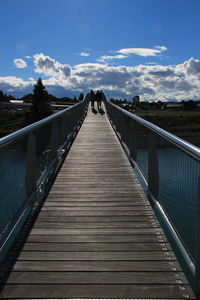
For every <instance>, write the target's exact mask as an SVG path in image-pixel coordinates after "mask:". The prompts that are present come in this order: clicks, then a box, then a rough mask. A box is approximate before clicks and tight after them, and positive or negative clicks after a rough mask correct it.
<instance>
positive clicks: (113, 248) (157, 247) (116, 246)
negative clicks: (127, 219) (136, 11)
mask: <svg viewBox="0 0 200 300" xmlns="http://www.w3.org/2000/svg"><path fill="white" fill-rule="evenodd" d="M161 250H163V251H168V250H170V246H169V244H168V243H145V242H143V243H141V242H140V243H137V242H136V243H133V242H132V243H130V242H129V243H126V244H125V243H123V242H121V243H111V242H107V243H106V242H102V243H99V242H96V243H95V242H90V243H89V242H85V243H84V242H83V243H80V242H77V243H73V242H71V243H70V242H59V243H56V242H41V243H40V242H37V243H32V242H27V243H26V244H25V246H24V247H23V251H46V252H47V251H82V252H84V251H94V252H97V251H104V252H105V251H108V252H118V251H131V252H135V251H143V252H144V251H161Z"/></svg>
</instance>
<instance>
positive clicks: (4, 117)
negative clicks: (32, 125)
mask: <svg viewBox="0 0 200 300" xmlns="http://www.w3.org/2000/svg"><path fill="white" fill-rule="evenodd" d="M25 116H26V114H25V113H24V112H17V113H7V112H1V113H0V138H1V137H3V136H5V135H8V134H10V133H12V132H14V131H17V130H19V129H20V128H22V127H23V122H24V120H25Z"/></svg>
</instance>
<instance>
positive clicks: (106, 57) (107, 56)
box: [97, 54, 127, 62]
mask: <svg viewBox="0 0 200 300" xmlns="http://www.w3.org/2000/svg"><path fill="white" fill-rule="evenodd" d="M126 57H127V56H125V55H122V54H118V55H103V56H101V57H100V58H99V59H98V60H97V61H101V62H105V61H106V60H112V59H123V58H126Z"/></svg>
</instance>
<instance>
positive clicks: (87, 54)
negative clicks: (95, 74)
mask: <svg viewBox="0 0 200 300" xmlns="http://www.w3.org/2000/svg"><path fill="white" fill-rule="evenodd" d="M80 56H90V54H89V53H87V52H81V53H80Z"/></svg>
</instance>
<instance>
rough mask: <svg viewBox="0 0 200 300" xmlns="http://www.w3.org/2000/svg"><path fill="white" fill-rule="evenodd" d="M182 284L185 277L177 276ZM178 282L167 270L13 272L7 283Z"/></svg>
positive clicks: (184, 281)
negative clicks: (166, 272)
mask: <svg viewBox="0 0 200 300" xmlns="http://www.w3.org/2000/svg"><path fill="white" fill-rule="evenodd" d="M178 279H179V280H182V282H183V283H184V284H187V281H186V279H185V277H184V276H183V275H182V276H181V275H180V276H178ZM141 282H143V283H144V284H177V285H178V284H179V283H178V281H177V276H175V274H173V273H171V272H169V273H168V274H165V272H148V273H147V272H59V273H53V272H30V273H28V272H13V273H12V274H11V276H10V277H9V280H8V283H9V284H25V283H26V284H31V283H33V284H37V283H38V284H141Z"/></svg>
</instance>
